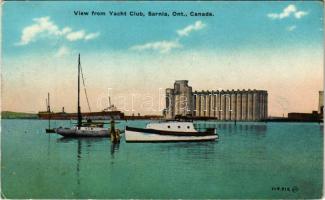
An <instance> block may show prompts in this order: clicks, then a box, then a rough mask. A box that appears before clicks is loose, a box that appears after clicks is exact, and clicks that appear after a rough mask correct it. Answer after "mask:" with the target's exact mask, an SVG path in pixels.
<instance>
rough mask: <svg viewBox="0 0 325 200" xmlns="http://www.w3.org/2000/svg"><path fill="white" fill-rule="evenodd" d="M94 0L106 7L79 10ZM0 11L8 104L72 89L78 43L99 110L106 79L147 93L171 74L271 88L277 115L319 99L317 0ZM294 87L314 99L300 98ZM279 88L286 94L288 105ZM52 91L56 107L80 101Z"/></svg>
mask: <svg viewBox="0 0 325 200" xmlns="http://www.w3.org/2000/svg"><path fill="white" fill-rule="evenodd" d="M93 10H94V11H105V12H106V16H88V17H87V16H75V15H74V14H73V11H93ZM109 11H127V12H129V11H142V12H144V13H145V14H147V12H148V11H157V12H159V11H166V12H169V13H170V14H171V12H173V11H178V12H181V11H183V12H186V13H188V14H189V12H190V11H196V12H200V11H203V12H206V11H209V12H212V13H213V14H214V16H213V17H190V16H188V17H171V16H170V17H148V16H146V17H130V16H127V17H112V16H109V15H108V12H109ZM2 12H3V32H2V33H3V38H2V39H3V43H2V54H3V68H2V70H3V83H4V84H3V109H7V110H21V111H33V112H34V111H38V110H41V109H43V107H44V106H43V104H44V103H43V101H44V98H45V96H46V92H47V91H50V92H51V93H53V96H61V95H63V96H64V95H66V94H70V93H72V92H73V91H74V86H75V84H74V83H75V81H74V75H75V70H76V58H77V53H78V52H80V53H81V54H82V62H83V66H84V71H85V73H86V74H85V75H86V77H87V84H88V86H89V90H92V92H91V91H90V92H89V93H90V94H92V95H93V97H94V100H93V101H92V103H91V104H92V106H93V107H94V110H100V109H101V106H100V105H98V100H97V101H96V99H98V96H100V94H102V93H103V92H104V93H105V92H106V89H107V88H108V87H111V88H113V89H114V90H115V91H116V94H125V93H130V91H133V92H138V93H141V94H144V93H148V94H150V93H153V92H155V91H157V90H158V88H166V87H170V86H172V85H173V81H174V80H175V79H188V80H189V81H190V84H191V85H192V86H193V88H194V89H198V90H199V89H214V88H215V89H218V88H225V89H237V88H239V89H248V88H251V89H254V88H255V89H266V90H268V91H269V93H270V95H269V99H270V107H269V109H270V113H271V114H274V115H281V114H282V113H284V112H287V111H289V112H290V111H306V112H307V111H308V112H309V111H311V110H312V109H316V108H314V107H315V106H317V103H318V102H317V93H318V90H320V89H322V80H323V76H322V74H323V28H322V27H323V5H322V3H321V2H319V1H309V2H306V1H303V2H301V1H299V2H294V1H285V2H266V1H261V2H91V3H90V2H63V1H59V2H41V1H37V2H5V3H4V6H3V11H2ZM202 77H204V78H202ZM58 78H60V81H59V82H58V81H57V80H58ZM302 81H303V84H302ZM121 83H123V84H121ZM287 91H291V92H287ZM298 92H300V93H302V94H304V95H308V96H311V98H310V101H309V102H306V101H305V100H299V102H297V96H298V95H299V94H298ZM17 96H19V97H20V98H17V99H16V100H15V101H12V98H13V97H17ZM277 97H281V98H280V99H283V98H284V99H286V101H287V102H288V103H286V104H288V105H286V106H285V107H287V108H285V109H284V108H283V105H282V104H283V103H282V104H281V103H278V101H279V100H278V99H279V98H277ZM53 98H54V103H55V105H56V106H57V108H60V107H61V105H62V106H63V105H65V106H66V107H67V109H68V110H70V111H73V110H74V103H75V102H74V101H73V100H74V99H73V98H68V96H64V98H59V97H56V99H55V97H53ZM22 99H24V103H22V102H23V100H22ZM155 99H156V97H155ZM116 101H118V100H116ZM69 102H70V103H69ZM96 102H97V103H96ZM279 104H281V105H279ZM55 105H53V106H55ZM136 107H137V111H139V112H143V113H159V112H158V111H153V112H149V111H148V112H147V111H145V110H143V109H142V108H140V107H141V106H140V105H137V106H136Z"/></svg>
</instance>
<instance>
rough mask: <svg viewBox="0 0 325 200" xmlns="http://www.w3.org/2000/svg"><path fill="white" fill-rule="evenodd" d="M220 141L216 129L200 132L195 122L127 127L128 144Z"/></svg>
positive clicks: (159, 123) (156, 123)
mask: <svg viewBox="0 0 325 200" xmlns="http://www.w3.org/2000/svg"><path fill="white" fill-rule="evenodd" d="M216 139H218V134H217V133H216V129H214V128H208V129H206V130H204V131H198V130H196V129H195V128H194V125H193V122H179V121H166V122H155V123H149V124H147V125H146V127H145V128H136V127H129V126H126V127H125V141H126V142H193V141H196V142H203V141H214V140H216Z"/></svg>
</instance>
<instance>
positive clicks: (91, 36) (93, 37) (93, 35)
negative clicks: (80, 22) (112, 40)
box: [85, 32, 99, 40]
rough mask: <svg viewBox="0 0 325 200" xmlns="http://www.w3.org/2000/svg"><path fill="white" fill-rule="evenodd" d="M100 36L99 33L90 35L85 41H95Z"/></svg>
mask: <svg viewBox="0 0 325 200" xmlns="http://www.w3.org/2000/svg"><path fill="white" fill-rule="evenodd" d="M98 36H99V32H97V33H89V34H88V35H86V36H85V40H92V39H95V38H97V37H98Z"/></svg>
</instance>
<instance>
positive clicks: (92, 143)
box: [56, 137, 120, 186]
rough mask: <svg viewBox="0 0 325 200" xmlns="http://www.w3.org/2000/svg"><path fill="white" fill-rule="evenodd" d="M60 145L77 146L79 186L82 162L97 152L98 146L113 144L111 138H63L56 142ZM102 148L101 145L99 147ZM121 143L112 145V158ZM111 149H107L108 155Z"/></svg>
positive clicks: (77, 177)
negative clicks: (87, 156)
mask: <svg viewBox="0 0 325 200" xmlns="http://www.w3.org/2000/svg"><path fill="white" fill-rule="evenodd" d="M56 141H57V142H58V143H67V144H68V143H70V144H76V152H77V154H76V179H77V185H78V186H79V185H80V184H81V178H80V174H81V162H82V160H85V155H88V154H92V152H96V148H97V147H96V146H98V144H100V143H103V144H104V145H103V146H106V145H108V143H111V142H110V140H109V138H68V137H61V138H58V139H57V140H56ZM99 146H100V145H99ZM119 146H120V144H119V143H116V144H114V143H111V149H110V154H108V155H111V158H114V154H115V153H116V152H118V150H119ZM108 151H109V148H107V153H108Z"/></svg>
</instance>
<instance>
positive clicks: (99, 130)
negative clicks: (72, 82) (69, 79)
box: [55, 54, 120, 142]
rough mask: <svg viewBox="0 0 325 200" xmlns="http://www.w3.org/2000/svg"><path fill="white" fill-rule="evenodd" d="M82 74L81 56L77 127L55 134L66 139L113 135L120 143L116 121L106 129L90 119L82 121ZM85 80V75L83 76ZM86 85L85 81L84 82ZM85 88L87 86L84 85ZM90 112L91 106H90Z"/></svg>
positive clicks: (62, 129) (58, 131) (56, 130)
mask: <svg viewBox="0 0 325 200" xmlns="http://www.w3.org/2000/svg"><path fill="white" fill-rule="evenodd" d="M81 72H82V69H81V64H80V54H79V56H78V107H77V111H78V112H77V125H76V126H74V127H71V128H62V127H59V128H56V129H55V132H56V133H57V134H59V135H62V136H64V137H110V136H111V135H113V139H114V141H116V142H118V141H119V139H120V137H119V134H120V132H119V130H117V129H115V126H114V124H115V121H114V119H112V120H111V128H110V129H108V128H104V123H102V122H99V123H98V122H92V121H91V119H88V120H87V122H84V123H83V121H82V115H81V108H80V73H81ZM82 78H83V75H82ZM83 84H84V80H83ZM84 87H85V85H84ZM85 95H86V99H87V103H88V106H89V102H88V97H87V93H86V90H85ZM89 110H90V106H89Z"/></svg>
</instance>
